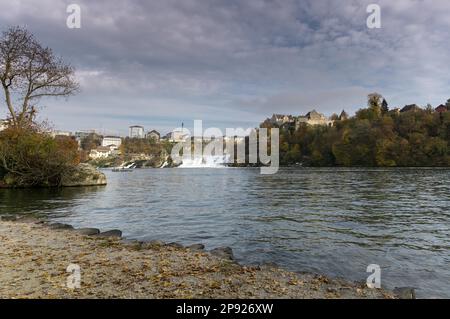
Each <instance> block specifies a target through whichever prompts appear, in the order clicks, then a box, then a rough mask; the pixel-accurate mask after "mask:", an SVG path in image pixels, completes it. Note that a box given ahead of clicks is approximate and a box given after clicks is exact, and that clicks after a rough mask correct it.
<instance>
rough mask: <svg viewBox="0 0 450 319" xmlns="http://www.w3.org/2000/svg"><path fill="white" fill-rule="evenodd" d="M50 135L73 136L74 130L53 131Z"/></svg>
mask: <svg viewBox="0 0 450 319" xmlns="http://www.w3.org/2000/svg"><path fill="white" fill-rule="evenodd" d="M50 135H51V136H52V137H53V138H55V137H56V136H72V132H69V131H58V130H57V131H52V132H51V133H50Z"/></svg>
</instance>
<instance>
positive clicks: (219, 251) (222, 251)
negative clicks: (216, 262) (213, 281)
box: [210, 247, 234, 260]
mask: <svg viewBox="0 0 450 319" xmlns="http://www.w3.org/2000/svg"><path fill="white" fill-rule="evenodd" d="M210 253H211V254H212V255H214V256H217V257H219V258H222V259H228V260H234V255H233V250H232V249H231V248H230V247H218V248H215V249H213V250H211V252H210Z"/></svg>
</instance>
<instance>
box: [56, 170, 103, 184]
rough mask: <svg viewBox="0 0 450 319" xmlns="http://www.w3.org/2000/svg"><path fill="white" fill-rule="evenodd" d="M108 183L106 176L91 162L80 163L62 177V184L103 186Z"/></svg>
mask: <svg viewBox="0 0 450 319" xmlns="http://www.w3.org/2000/svg"><path fill="white" fill-rule="evenodd" d="M101 185H106V176H105V174H103V173H102V172H100V171H98V170H97V169H96V168H95V167H93V166H92V165H89V164H80V165H78V166H77V167H76V168H75V169H74V170H72V171H71V172H70V173H67V174H65V175H64V176H63V177H62V179H61V186H64V187H75V186H101Z"/></svg>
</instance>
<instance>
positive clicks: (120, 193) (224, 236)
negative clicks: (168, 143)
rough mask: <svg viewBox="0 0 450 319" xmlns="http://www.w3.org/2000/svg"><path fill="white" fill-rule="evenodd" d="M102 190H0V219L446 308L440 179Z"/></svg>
mask: <svg viewBox="0 0 450 319" xmlns="http://www.w3.org/2000/svg"><path fill="white" fill-rule="evenodd" d="M105 173H106V175H107V178H108V185H107V186H105V187H91V188H66V189H61V190H55V189H53V190H49V189H44V190H42V189H41V190H38V189H36V190H0V214H6V213H25V214H34V215H39V216H46V217H48V218H50V219H51V220H55V221H59V222H65V223H70V224H73V225H74V226H75V227H98V228H100V229H102V230H107V229H112V228H118V229H121V230H122V231H123V232H124V236H126V237H128V238H135V239H142V240H152V239H159V240H163V241H167V242H172V241H175V242H180V243H182V244H185V245H187V244H192V243H204V244H205V245H206V246H207V249H212V248H215V247H218V246H230V247H232V248H233V250H234V253H235V255H236V257H237V259H238V260H239V261H240V262H243V263H248V264H261V263H267V262H270V263H276V264H278V265H280V266H282V267H284V268H287V269H289V270H292V271H298V272H302V271H306V272H316V273H321V274H326V275H329V276H333V277H341V278H345V279H347V280H359V281H365V280H366V278H367V276H368V275H369V273H366V268H367V266H368V265H369V264H378V265H380V267H381V282H382V286H384V287H386V288H389V289H392V288H394V287H404V286H408V287H416V288H419V289H418V290H417V295H418V297H425V298H433V297H447V298H449V297H450V170H446V169H344V168H329V169H328V168H327V169H324V168H321V169H314V168H284V169H281V170H280V171H279V172H278V174H275V175H260V174H259V170H258V169H251V168H221V169H212V168H200V169H181V168H178V169H176V168H174V169H140V170H135V171H134V172H127V173H123V172H122V173H113V172H111V171H105Z"/></svg>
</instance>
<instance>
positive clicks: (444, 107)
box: [435, 104, 448, 113]
mask: <svg viewBox="0 0 450 319" xmlns="http://www.w3.org/2000/svg"><path fill="white" fill-rule="evenodd" d="M435 111H436V112H438V113H444V112H447V111H448V108H447V106H445V105H444V104H441V105H439V106H438V107H437V108H436V109H435Z"/></svg>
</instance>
